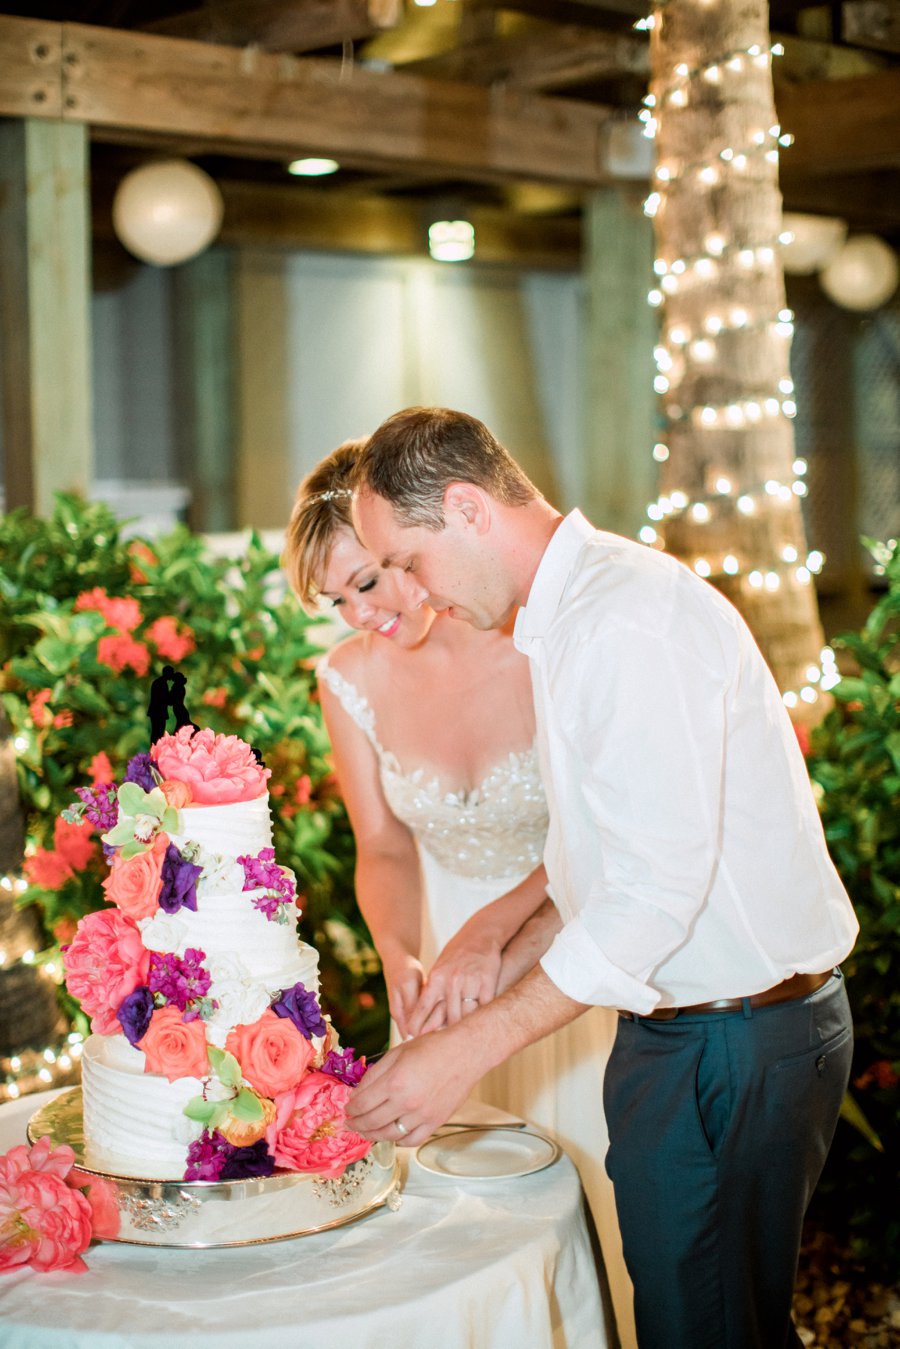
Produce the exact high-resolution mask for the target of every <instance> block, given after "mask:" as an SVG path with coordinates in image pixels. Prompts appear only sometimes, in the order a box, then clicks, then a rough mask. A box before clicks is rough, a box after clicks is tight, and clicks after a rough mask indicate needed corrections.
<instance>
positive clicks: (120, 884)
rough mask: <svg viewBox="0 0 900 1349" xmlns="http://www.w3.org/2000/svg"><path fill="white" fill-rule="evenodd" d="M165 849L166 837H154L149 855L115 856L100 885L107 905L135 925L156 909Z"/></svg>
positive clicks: (160, 835) (167, 843)
mask: <svg viewBox="0 0 900 1349" xmlns="http://www.w3.org/2000/svg"><path fill="white" fill-rule="evenodd" d="M168 846H169V836H168V834H157V835H156V838H155V839H154V840H153V846H152V847H151V848H150V850H149V852H142V853H138V854H137V856H136V857H123V855H122V853H118V854H117V856H116V858H115V860H114V861H113V864H112V869H111V871H110V873H109V875H108V876H107V878H106V880H105V881H104V882H103V889H104V890H105V891H106V898H107V899H108V900H109V901H110V903H111V904H115V905H116V907H117V908H118V909H120V910H121V912H122V913H124V914H125V915H126V916H127V917H128V918H133V919H134V921H135V922H136V923H137V922H140V920H141V919H142V918H150V917H152V915H153V914H154V913H155V912H156V910H157V909H158V907H159V892H160V889H161V888H162V867H163V862H164V861H165V859H166V849H167V847H168Z"/></svg>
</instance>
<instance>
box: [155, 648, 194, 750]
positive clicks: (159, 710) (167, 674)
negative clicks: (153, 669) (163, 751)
mask: <svg viewBox="0 0 900 1349" xmlns="http://www.w3.org/2000/svg"><path fill="white" fill-rule="evenodd" d="M186 689H187V679H186V678H185V676H184V675H183V674H182V673H181V672H180V671H179V670H175V669H174V668H173V667H172V666H171V665H164V666H163V668H162V673H161V674H158V675H157V676H156V678H155V679H154V680H153V682H152V684H151V685H150V700H149V702H148V704H147V715H148V717H149V718H150V744H151V746H152V745H155V744H156V742H157V740H159V739H161V738H162V736H164V735H165V734H166V730H167V729H168V724H169V712H170V711H171V712H172V715H173V716H174V719H175V725H174V726H173V727H172V731H173V734H174V732H175V731H177V730H179V729H180V728H181V727H182V726H193V728H194V730H195V731H199V729H200V727H199V726H198V725H197V723H196V722H195V721H191V717H190V713H189V712H188V710H187V706H186V704H185V696H186Z"/></svg>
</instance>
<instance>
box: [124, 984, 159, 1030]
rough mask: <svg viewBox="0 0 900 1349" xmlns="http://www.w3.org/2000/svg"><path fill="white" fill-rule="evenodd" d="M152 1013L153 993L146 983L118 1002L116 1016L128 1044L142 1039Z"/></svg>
mask: <svg viewBox="0 0 900 1349" xmlns="http://www.w3.org/2000/svg"><path fill="white" fill-rule="evenodd" d="M152 1015H153V994H152V993H151V992H150V989H149V988H147V987H146V985H142V986H141V987H140V988H136V989H135V990H134V992H133V993H129V994H128V997H127V998H123V999H122V1001H121V1002H120V1003H119V1010H118V1011H117V1012H116V1017H117V1019H118V1021H119V1024H120V1025H121V1027H122V1031H123V1033H124V1035H125V1039H126V1040H127V1041H128V1043H129V1044H130V1045H136V1044H137V1042H138V1040H143V1038H144V1036H145V1035H146V1034H147V1027H148V1026H149V1025H150V1018H151V1017H152Z"/></svg>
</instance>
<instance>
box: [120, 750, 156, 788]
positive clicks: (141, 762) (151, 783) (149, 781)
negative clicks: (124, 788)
mask: <svg viewBox="0 0 900 1349" xmlns="http://www.w3.org/2000/svg"><path fill="white" fill-rule="evenodd" d="M154 774H155V776H154ZM124 781H125V782H136V783H137V785H138V786H139V787H142V788H143V789H144V791H145V792H152V791H153V788H154V787H158V786H159V784H160V781H161V779H160V776H159V768H158V765H157V764H156V762H155V760H154V759H152V758H151V756H150V755H149V754H136V755H135V756H134V758H133V759H129V760H128V767H127V768H126V769H125V778H124Z"/></svg>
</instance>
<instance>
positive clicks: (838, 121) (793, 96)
mask: <svg viewBox="0 0 900 1349" xmlns="http://www.w3.org/2000/svg"><path fill="white" fill-rule="evenodd" d="M775 107H776V109H777V112H778V119H779V121H780V122H781V125H782V126H783V127H784V129H785V131H789V132H790V133H791V134H792V135H793V137H794V144H793V146H792V147H791V149H790V150H788V152H787V154H786V155H785V156H784V159H783V162H782V172H783V173H785V174H787V175H791V174H794V173H795V174H798V175H799V174H801V173H802V174H807V175H809V176H810V177H816V176H823V175H825V174H830V173H843V172H853V173H862V172H864V171H865V170H868V169H884V168H898V167H900V70H886V71H881V72H879V73H878V74H875V75H857V76H854V77H852V78H849V79H840V80H814V81H811V82H810V83H808V84H800V85H789V84H782V83H780V82H779V83H777V84H776V85H775Z"/></svg>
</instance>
